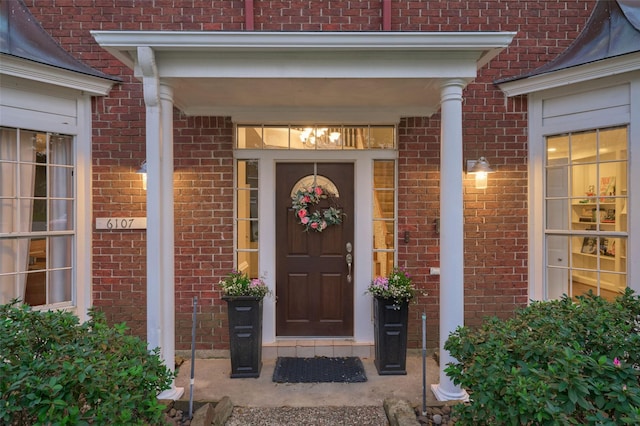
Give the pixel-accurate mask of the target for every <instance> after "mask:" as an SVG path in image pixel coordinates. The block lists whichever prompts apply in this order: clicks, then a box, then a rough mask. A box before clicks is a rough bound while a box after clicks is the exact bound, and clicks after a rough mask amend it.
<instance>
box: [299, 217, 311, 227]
mask: <svg viewBox="0 0 640 426" xmlns="http://www.w3.org/2000/svg"><path fill="white" fill-rule="evenodd" d="M300 223H302V224H303V225H306V224H307V223H309V217H308V216H305V217H303V218H302V219H300Z"/></svg>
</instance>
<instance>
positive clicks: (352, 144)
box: [236, 125, 396, 150]
mask: <svg viewBox="0 0 640 426" xmlns="http://www.w3.org/2000/svg"><path fill="white" fill-rule="evenodd" d="M236 136H237V137H236V148H237V149H300V150H320V149H328V150H342V149H352V150H353V149H395V148H396V142H395V141H396V138H395V127H394V126H335V125H333V126H330V125H326V126H322V125H316V126H294V125H289V126H267V125H263V126H237V135H236Z"/></svg>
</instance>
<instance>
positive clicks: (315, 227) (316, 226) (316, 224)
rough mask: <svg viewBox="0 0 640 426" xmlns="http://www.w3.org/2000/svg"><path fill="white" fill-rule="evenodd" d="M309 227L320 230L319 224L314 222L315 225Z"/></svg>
mask: <svg viewBox="0 0 640 426" xmlns="http://www.w3.org/2000/svg"><path fill="white" fill-rule="evenodd" d="M309 226H311V228H313V229H318V222H313V223H312V224H311V225H309Z"/></svg>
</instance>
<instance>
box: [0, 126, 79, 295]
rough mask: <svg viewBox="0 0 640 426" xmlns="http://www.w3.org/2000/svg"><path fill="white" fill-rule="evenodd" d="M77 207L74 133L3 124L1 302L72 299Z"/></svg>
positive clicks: (0, 147) (0, 136)
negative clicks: (64, 133) (42, 130)
mask: <svg viewBox="0 0 640 426" xmlns="http://www.w3.org/2000/svg"><path fill="white" fill-rule="evenodd" d="M75 209H76V199H75V154H74V138H73V136H69V135H62V134H55V133H46V132H38V131H34V130H24V129H16V128H6V127H5V128H0V303H8V302H10V301H11V300H12V299H19V300H22V301H23V302H24V303H26V304H29V305H32V306H40V305H54V304H55V305H61V306H64V305H66V304H71V303H72V302H74V301H73V297H74V296H73V295H74V274H73V270H74V258H75V256H74V251H75V239H76V230H75V218H74V212H75Z"/></svg>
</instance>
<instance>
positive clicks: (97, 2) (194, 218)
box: [26, 0, 595, 349]
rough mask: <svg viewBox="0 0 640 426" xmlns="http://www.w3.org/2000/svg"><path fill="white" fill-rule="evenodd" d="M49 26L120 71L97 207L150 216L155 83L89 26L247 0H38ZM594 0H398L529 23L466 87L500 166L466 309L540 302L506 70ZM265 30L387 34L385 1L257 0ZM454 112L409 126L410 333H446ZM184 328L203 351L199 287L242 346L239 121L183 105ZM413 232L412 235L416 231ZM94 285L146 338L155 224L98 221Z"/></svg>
mask: <svg viewBox="0 0 640 426" xmlns="http://www.w3.org/2000/svg"><path fill="white" fill-rule="evenodd" d="M26 3H27V5H28V6H29V8H30V10H31V11H32V13H33V14H34V15H35V17H36V19H38V21H40V22H41V23H42V26H43V27H44V28H45V30H46V31H48V32H49V33H50V34H52V36H53V37H54V38H55V39H56V40H58V41H59V42H60V43H61V44H62V45H63V46H64V48H65V49H66V50H67V51H69V52H70V53H71V54H73V55H74V56H76V57H77V58H79V59H81V60H84V61H85V62H86V63H87V64H89V65H91V66H93V67H95V68H98V69H101V70H103V71H104V72H106V73H109V74H111V75H116V76H119V77H121V78H122V79H123V83H122V84H120V85H117V86H116V87H115V88H114V89H113V90H112V92H111V93H110V94H109V96H107V97H104V98H99V99H96V100H94V102H93V110H94V114H93V120H94V121H93V178H94V181H93V197H94V199H93V209H94V212H93V214H94V217H101V216H144V215H145V193H144V191H143V190H142V188H141V183H140V178H139V176H138V175H136V174H135V170H136V169H137V168H138V167H139V165H140V163H141V162H142V160H143V159H144V157H145V152H144V150H145V149H144V146H145V139H144V128H145V122H144V114H145V110H144V102H143V100H142V95H141V93H142V89H141V85H140V83H139V82H138V81H137V80H135V79H134V78H133V77H132V75H131V71H130V70H128V69H127V68H126V67H125V66H124V65H122V64H121V63H120V62H119V61H117V60H115V59H114V58H113V57H111V56H110V55H109V54H107V53H106V52H105V51H104V50H102V49H101V48H100V47H99V46H97V45H96V43H95V42H94V40H93V38H92V37H91V36H90V34H89V31H90V30H167V31H185V30H190V31H242V30H244V22H245V17H244V2H243V1H240V0H227V1H218V0H189V1H187V0H182V1H180V0H155V1H150V0H148V1H147V0H143V1H139V2H132V1H128V0H55V1H42V0H37V1H36V0H27V1H26ZM594 4H595V1H592V0H565V1H560V0H559V1H516V0H486V1H473V0H468V1H459V0H456V1H445V0H442V1H434V0H430V1H405V0H403V1H399V0H397V1H393V2H392V8H391V30H392V31H515V32H517V36H516V37H515V39H514V41H513V43H512V44H511V46H510V47H509V48H508V49H506V50H505V51H504V52H502V53H501V54H500V55H499V56H498V57H497V58H496V59H495V60H494V61H492V62H491V63H490V64H488V65H487V66H485V67H484V68H483V69H482V70H481V71H480V73H479V76H478V78H477V79H476V81H475V82H474V83H472V84H470V85H469V86H468V87H467V89H466V90H465V92H464V98H465V99H464V105H463V113H464V116H463V119H464V134H463V137H464V159H465V160H466V159H475V158H477V157H479V156H480V155H484V156H486V157H487V158H488V159H489V161H490V162H491V164H492V166H494V168H495V169H496V170H497V172H498V173H495V174H493V175H491V176H490V178H489V188H488V189H487V190H483V191H478V190H476V189H475V188H474V187H473V182H472V181H471V179H467V178H465V183H464V184H465V194H464V202H465V212H464V215H465V225H464V226H465V228H464V232H465V265H466V266H465V295H466V297H465V321H466V322H467V324H472V325H475V324H479V323H480V321H481V319H482V318H483V317H484V316H487V315H494V314H496V315H500V316H508V315H510V314H511V312H512V311H513V309H514V308H515V307H516V306H521V305H524V304H525V303H526V301H527V298H528V296H527V287H528V283H527V137H526V135H527V129H526V120H527V111H526V99H525V98H515V99H505V97H504V95H503V94H502V93H501V92H500V91H499V90H498V89H497V88H496V87H495V86H494V85H493V81H494V80H495V79H497V78H503V77H508V76H513V75H519V74H522V73H524V72H526V71H528V70H531V69H534V68H535V67H537V66H539V65H541V64H543V63H545V62H546V61H548V60H550V59H552V58H554V57H555V56H556V55H557V54H558V53H560V52H562V51H563V50H564V48H566V47H567V46H568V45H569V44H570V43H571V42H572V41H573V39H575V37H576V36H577V35H578V34H579V32H580V30H581V29H582V27H583V26H584V23H585V21H586V19H587V18H588V15H589V13H590V11H591V9H592V8H593V6H594ZM254 11H255V17H254V27H255V30H258V31H380V30H381V28H382V1H381V0H370V1H347V0H343V1H333V0H331V1H322V2H319V1H311V0H306V1H266V0H265V1H259V0H256V1H254ZM439 126H440V120H439V115H437V114H436V115H434V116H433V117H431V118H406V119H403V120H402V121H401V123H400V126H399V146H400V159H399V191H398V194H399V226H398V228H399V233H398V236H399V239H398V252H399V263H400V264H401V265H406V266H407V267H408V268H409V270H410V272H411V273H412V274H413V276H414V277H415V279H416V283H417V284H418V285H419V286H420V295H419V296H418V298H417V305H412V308H411V321H412V323H411V326H410V345H411V346H412V347H417V346H419V344H420V341H421V332H420V317H421V314H422V311H423V310H425V311H426V313H427V322H428V340H429V346H431V347H433V346H436V345H437V341H438V325H437V321H438V316H439V313H438V311H439V308H438V298H439V291H438V289H439V285H440V284H439V279H438V277H437V276H431V275H429V267H430V266H437V265H438V262H439V247H438V242H439V236H438V234H437V233H436V232H435V226H434V220H435V219H436V218H437V217H438V215H439V204H438V203H439V201H438V200H439V185H440V182H439V161H440V158H439V157H440V154H439V152H440V146H439V140H440V128H439ZM174 127H175V148H174V149H175V164H176V172H175V202H176V215H175V217H176V229H175V232H176V235H175V241H176V268H175V270H176V325H177V329H176V335H177V338H176V339H177V345H176V347H177V349H188V348H189V345H188V341H187V340H188V339H187V338H186V337H184V336H190V327H191V318H190V313H191V309H192V308H191V303H192V298H193V296H198V300H199V305H200V307H199V314H198V315H199V320H198V323H199V327H200V332H199V333H198V336H199V337H198V339H199V341H198V349H220V348H225V347H226V345H227V340H228V336H227V331H226V323H225V321H226V315H225V310H226V307H225V306H224V305H222V304H221V303H219V302H220V299H219V298H220V294H219V293H218V292H216V291H214V290H212V285H213V283H215V282H217V281H218V279H219V278H220V274H221V272H220V271H227V270H229V269H230V268H231V267H232V266H233V265H232V259H233V244H232V241H233V235H232V228H233V227H232V212H233V205H232V200H233V194H232V187H231V185H232V184H231V182H232V171H233V164H232V156H231V152H232V151H231V149H232V145H231V143H232V134H231V130H232V126H231V123H230V121H229V119H227V118H215V117H195V118H194V117H190V118H188V117H184V116H182V115H181V114H180V113H179V112H176V114H175V124H174ZM405 231H408V232H409V237H410V238H409V242H408V243H404V242H403V238H404V232H405ZM93 237H94V238H93V244H94V247H93V256H94V259H93V269H94V277H93V290H94V300H95V304H96V306H98V307H99V308H100V309H102V310H104V311H105V312H106V313H107V315H108V317H109V319H110V321H112V322H119V321H127V323H128V324H129V326H131V327H132V329H133V332H135V333H136V334H139V335H141V336H144V335H145V333H146V325H145V315H146V313H145V274H146V267H145V251H146V250H145V233H144V232H140V231H125V232H119V233H112V232H99V231H95V232H94V236H93Z"/></svg>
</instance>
